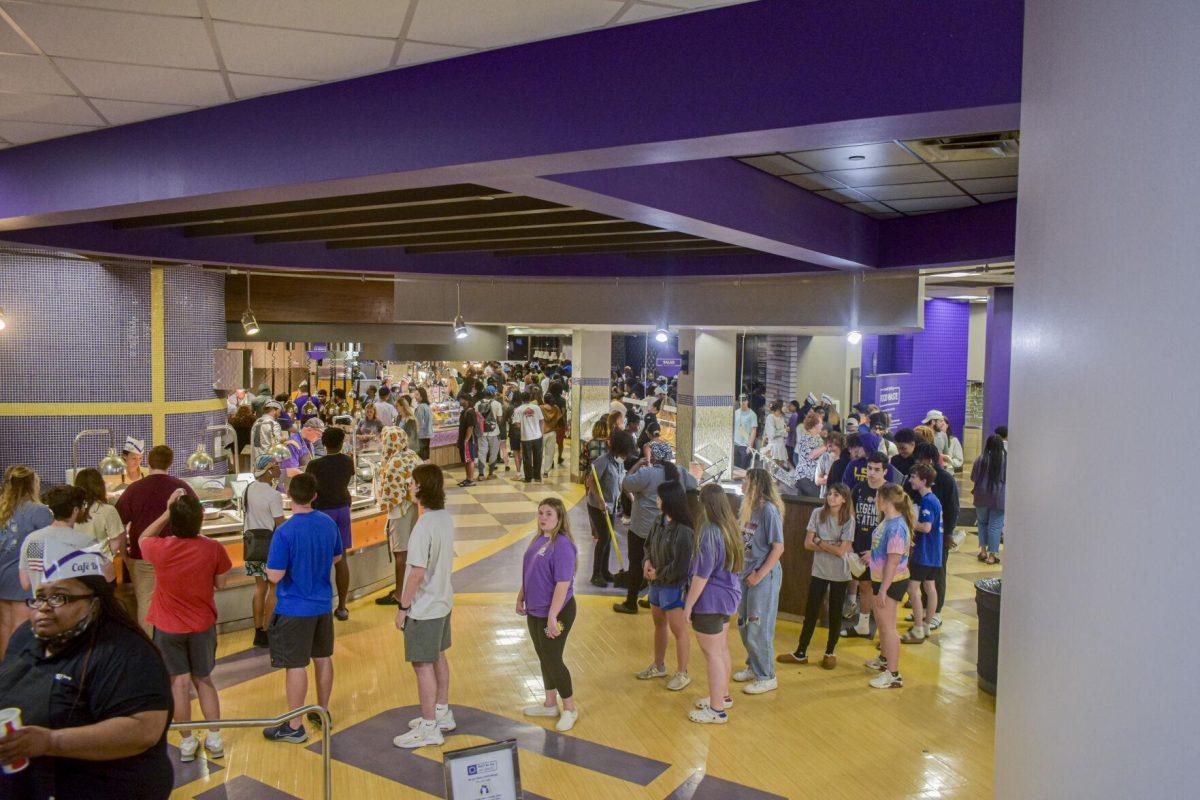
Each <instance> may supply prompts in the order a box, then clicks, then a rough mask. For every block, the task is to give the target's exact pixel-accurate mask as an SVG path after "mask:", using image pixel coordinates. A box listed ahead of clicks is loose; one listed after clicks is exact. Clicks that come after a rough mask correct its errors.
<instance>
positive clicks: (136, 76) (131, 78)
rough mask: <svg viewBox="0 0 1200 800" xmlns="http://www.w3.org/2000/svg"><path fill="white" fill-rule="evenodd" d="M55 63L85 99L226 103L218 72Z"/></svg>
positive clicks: (63, 60) (62, 60)
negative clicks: (86, 97)
mask: <svg viewBox="0 0 1200 800" xmlns="http://www.w3.org/2000/svg"><path fill="white" fill-rule="evenodd" d="M54 61H55V63H57V64H58V66H59V67H60V68H61V69H62V71H63V72H65V73H66V74H67V77H69V78H70V79H71V80H72V81H74V83H75V85H76V86H78V87H79V90H80V91H81V92H83V93H84V94H85V95H87V96H88V97H104V98H107V99H112V100H136V101H140V102H144V103H177V104H179V105H190V106H208V105H215V104H217V103H225V102H228V101H229V92H227V91H225V82H224V81H222V80H221V75H220V73H218V72H215V71H213V72H201V71H199V70H190V69H172V68H170V67H135V66H131V65H129V64H108V63H103V62H99V61H76V60H74V59H69V58H56V59H55V60H54Z"/></svg>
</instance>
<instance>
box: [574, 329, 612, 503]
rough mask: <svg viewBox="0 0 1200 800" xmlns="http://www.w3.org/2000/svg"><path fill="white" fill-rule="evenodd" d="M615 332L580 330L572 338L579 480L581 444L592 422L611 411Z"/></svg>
mask: <svg viewBox="0 0 1200 800" xmlns="http://www.w3.org/2000/svg"><path fill="white" fill-rule="evenodd" d="M611 371H612V334H611V333H609V332H608V331H591V330H577V331H574V334H573V336H572V339H571V373H572V374H571V454H570V460H571V465H570V469H571V475H572V476H573V477H574V478H575V479H576V480H578V479H579V475H578V472H579V447H580V443H581V442H582V441H583V436H584V434H586V435H587V436H588V437H589V438H590V437H591V435H592V424H593V423H594V422H595V421H596V417H597V416H598V415H599V414H602V413H604V412H605V411H607V410H608V403H609V385H610V380H611V377H612V375H611Z"/></svg>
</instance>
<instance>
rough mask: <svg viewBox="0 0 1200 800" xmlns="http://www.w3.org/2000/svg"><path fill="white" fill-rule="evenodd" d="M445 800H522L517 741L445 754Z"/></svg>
mask: <svg viewBox="0 0 1200 800" xmlns="http://www.w3.org/2000/svg"><path fill="white" fill-rule="evenodd" d="M442 769H443V772H444V773H445V777H446V800H481V799H482V800H521V797H522V796H523V795H522V794H521V769H520V765H519V763H518V761H517V740H516V739H507V740H505V741H503V742H496V743H495V744H483V745H479V746H478V747H465V748H463V749H461V750H451V751H450V752H448V753H444V754H442Z"/></svg>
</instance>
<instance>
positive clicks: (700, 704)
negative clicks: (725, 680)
mask: <svg viewBox="0 0 1200 800" xmlns="http://www.w3.org/2000/svg"><path fill="white" fill-rule="evenodd" d="M732 705H733V698H732V697H726V698H725V707H726V708H729V707H730V706H732ZM696 708H701V709H703V708H712V704H711V703H709V702H708V698H707V697H704V698H701V699H700V700H697V701H696Z"/></svg>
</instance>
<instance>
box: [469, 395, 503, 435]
mask: <svg viewBox="0 0 1200 800" xmlns="http://www.w3.org/2000/svg"><path fill="white" fill-rule="evenodd" d="M475 413H476V414H478V415H479V420H480V427H481V428H482V429H483V432H484V433H485V434H489V435H490V434H493V433H496V432H497V431H499V430H500V426H499V423H498V422H497V421H496V417H495V415H494V414H493V413H492V399H491V398H484V399H483V400H480V401H479V402H478V403H476V404H475Z"/></svg>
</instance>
